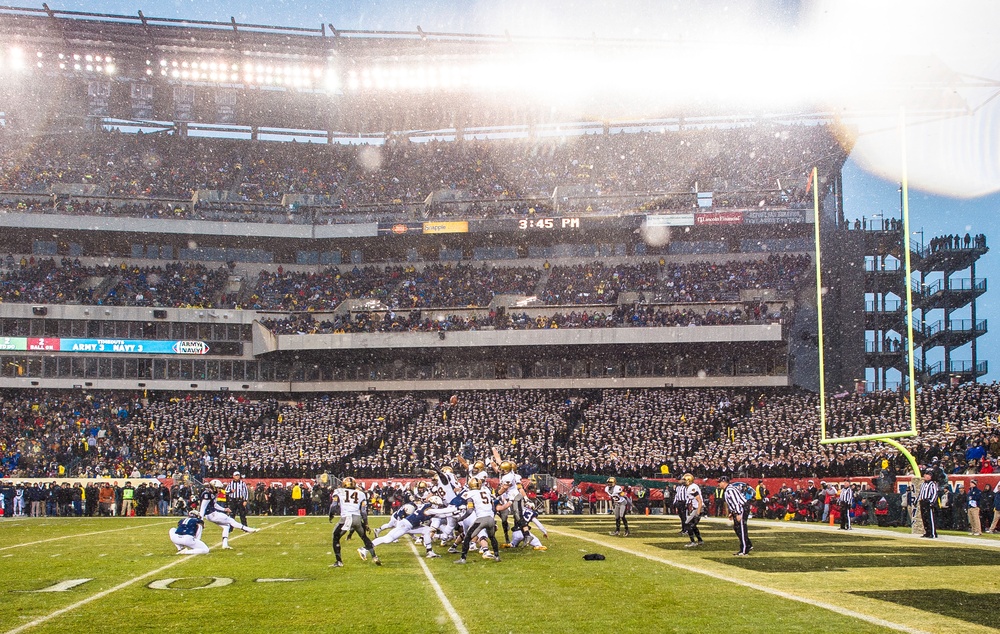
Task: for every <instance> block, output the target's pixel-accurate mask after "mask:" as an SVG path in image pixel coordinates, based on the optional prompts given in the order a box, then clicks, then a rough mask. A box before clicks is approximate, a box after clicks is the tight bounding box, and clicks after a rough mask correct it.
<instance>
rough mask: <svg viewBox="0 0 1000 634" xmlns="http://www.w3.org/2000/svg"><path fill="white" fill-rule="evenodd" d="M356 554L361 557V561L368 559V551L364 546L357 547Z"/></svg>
mask: <svg viewBox="0 0 1000 634" xmlns="http://www.w3.org/2000/svg"><path fill="white" fill-rule="evenodd" d="M358 556H359V557H361V561H368V551H367V550H365V549H364V548H359V549H358Z"/></svg>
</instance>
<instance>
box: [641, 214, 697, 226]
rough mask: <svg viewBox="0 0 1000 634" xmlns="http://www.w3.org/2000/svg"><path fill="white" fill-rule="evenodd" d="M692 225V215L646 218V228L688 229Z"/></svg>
mask: <svg viewBox="0 0 1000 634" xmlns="http://www.w3.org/2000/svg"><path fill="white" fill-rule="evenodd" d="M692 225H694V214H659V215H656V216H646V226H647V227H690V226H692Z"/></svg>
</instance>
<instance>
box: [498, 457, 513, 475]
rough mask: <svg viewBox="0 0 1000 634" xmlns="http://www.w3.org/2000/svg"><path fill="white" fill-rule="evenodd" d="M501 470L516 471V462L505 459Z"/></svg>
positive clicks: (506, 471)
mask: <svg viewBox="0 0 1000 634" xmlns="http://www.w3.org/2000/svg"><path fill="white" fill-rule="evenodd" d="M500 471H501V473H511V472H512V471H514V463H513V462H511V461H510V460H504V461H503V462H501V463H500Z"/></svg>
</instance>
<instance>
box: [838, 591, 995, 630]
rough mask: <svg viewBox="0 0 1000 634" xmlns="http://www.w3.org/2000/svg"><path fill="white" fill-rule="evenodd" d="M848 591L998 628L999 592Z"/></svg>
mask: <svg viewBox="0 0 1000 634" xmlns="http://www.w3.org/2000/svg"><path fill="white" fill-rule="evenodd" d="M851 594H856V595H858V596H861V597H868V598H869V599H878V600H879V601H887V602H889V603H895V604H897V605H903V606H906V607H908V608H915V609H917V610H923V611H924V612H932V613H934V614H940V615H942V616H947V617H951V618H953V619H959V620H962V621H966V622H967V623H975V624H976V625H982V626H984V627H991V628H995V629H1000V628H998V627H997V625H998V621H997V612H996V607H997V605H1000V594H975V593H972V592H962V591H961V590H875V591H865V592H861V591H859V592H852V593H851Z"/></svg>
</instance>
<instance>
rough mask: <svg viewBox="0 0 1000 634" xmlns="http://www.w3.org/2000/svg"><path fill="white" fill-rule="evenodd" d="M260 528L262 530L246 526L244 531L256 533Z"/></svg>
mask: <svg viewBox="0 0 1000 634" xmlns="http://www.w3.org/2000/svg"><path fill="white" fill-rule="evenodd" d="M259 530H260V529H259V528H250V527H249V526H244V527H243V532H244V533H256V532H257V531H259Z"/></svg>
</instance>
